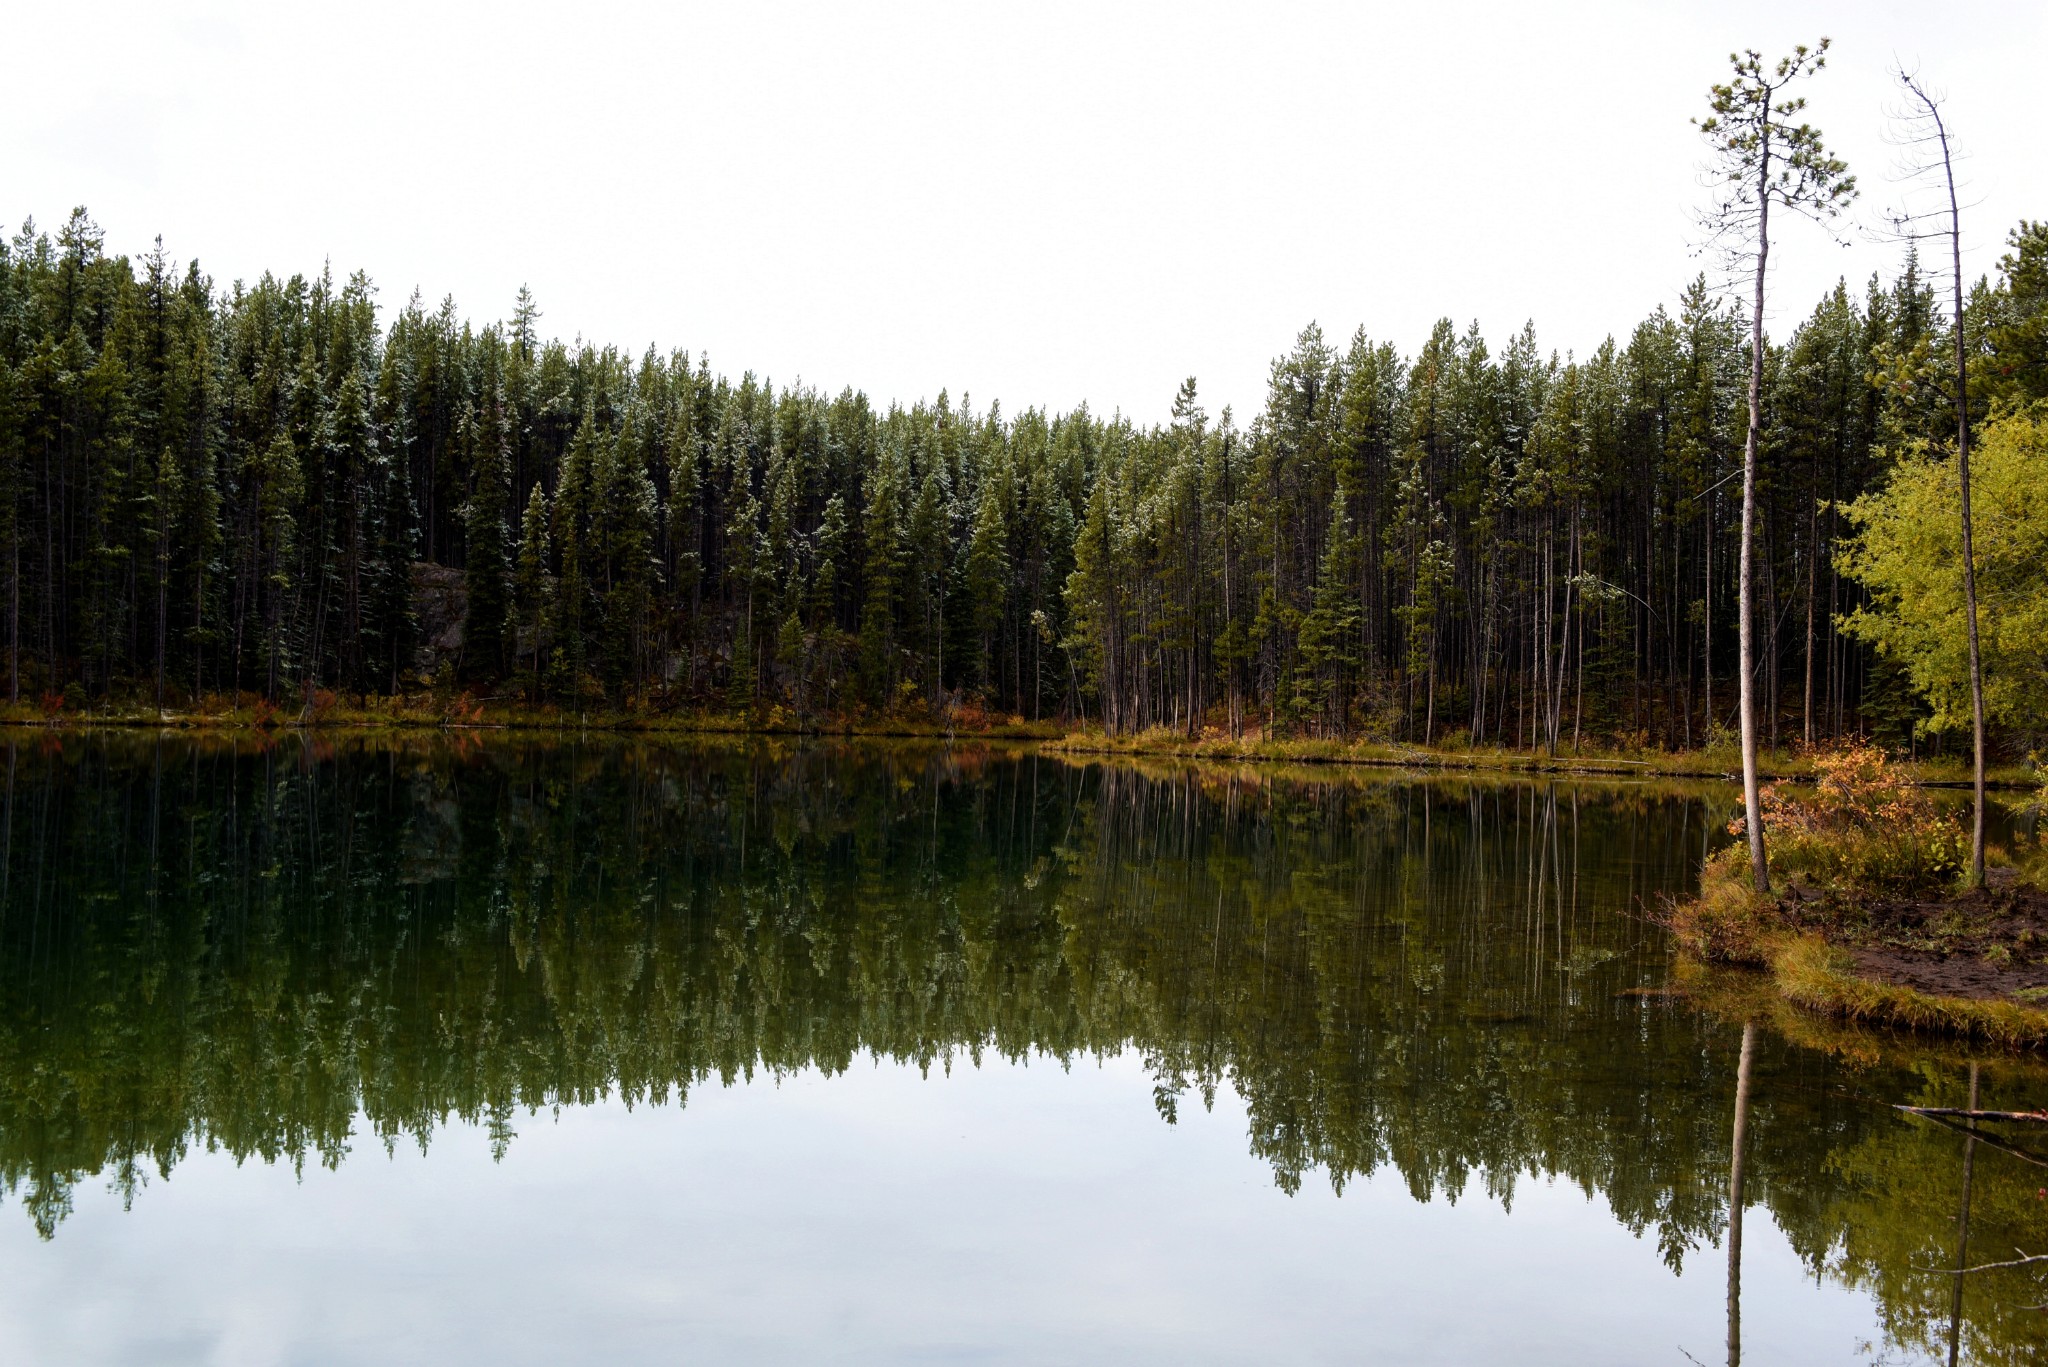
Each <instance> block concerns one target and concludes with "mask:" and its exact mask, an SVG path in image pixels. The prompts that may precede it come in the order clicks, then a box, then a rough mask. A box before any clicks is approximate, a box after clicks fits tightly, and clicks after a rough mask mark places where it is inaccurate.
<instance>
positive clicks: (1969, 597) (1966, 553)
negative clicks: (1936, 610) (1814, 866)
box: [1926, 100, 1984, 1356]
mask: <svg viewBox="0 0 2048 1367" xmlns="http://www.w3.org/2000/svg"><path fill="white" fill-rule="evenodd" d="M1926 104H1927V110H1928V113H1929V114H1931V115H1933V117H1934V126H1935V129H1936V130H1937V131H1938V132H1939V134H1940V136H1941V171H1942V176H1943V178H1944V179H1945V180H1946V181H1947V182H1948V245H1949V258H1950V263H1951V265H1952V267H1953V270H1954V275H1955V278H1954V280H1953V281H1952V282H1951V283H1952V285H1953V287H1954V289H1955V333H1956V474H1957V477H1958V479H1959V480H1960V482H1961V485H1962V501H1963V508H1962V512H1963V603H1964V606H1965V608H1966V609H1967V615H1966V618H1965V620H1966V622H1967V624H1968V631H1969V638H1970V745H1971V764H1970V770H1971V773H1970V779H1971V791H1972V795H1973V797H1974V799H1975V812H1974V815H1973V817H1972V819H1971V822H1970V882H1971V883H1972V884H1973V885H1975V886H1977V887H1982V886H1983V885H1984V664H1983V657H1982V656H1981V655H1980V654H1979V652H1978V647H1977V554H1976V549H1975V547H1974V546H1973V544H1972V538H1971V533H1972V530H1973V529H1972V527H1971V525H1970V370H1969V364H1970V361H1969V352H1968V350H1967V348H1966V347H1965V346H1964V345H1963V221H1962V213H1961V211H1960V210H1959V209H1957V207H1956V175H1955V167H1954V165H1953V164H1952V163H1951V162H1950V160H1949V151H1948V127H1947V125H1945V124H1943V123H1942V121H1941V111H1940V109H1939V108H1938V107H1936V105H1935V104H1934V102H1933V101H1932V100H1927V101H1926ZM1951 1356H1953V1355H1951Z"/></svg>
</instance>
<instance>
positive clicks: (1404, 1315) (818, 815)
mask: <svg viewBox="0 0 2048 1367" xmlns="http://www.w3.org/2000/svg"><path fill="white" fill-rule="evenodd" d="M0 763H4V766H5V795H4V808H0V1286H4V1287H5V1288H6V1291H5V1292H4V1294H0V1361H5V1362H8V1363H24V1364H30V1363H85V1364H92V1363H137V1362H149V1363H206V1364H286V1363H289V1364H312V1363H321V1364H325V1363H334V1364H344V1363H347V1364H353V1363H399V1362H433V1363H479V1364H481V1363H490V1364H494V1365H496V1364H512V1363H550V1364H552V1363H561V1362H567V1361H591V1362H605V1363H640V1362H662V1363H670V1362H705V1363H726V1362H743V1363H744V1362H761V1363H783V1362H802V1363H809V1362H863V1363H865V1362H903V1361H916V1362H975V1363H983V1362H993V1363H1012V1362H1014V1363H1067V1362H1114V1363H1151V1362H1160V1363H1165V1362H1172V1363H1185V1362H1216V1363H1226V1362H1227V1363H1236V1362H1252V1361H1258V1362H1316V1363H1319V1362H1441V1363H1476V1362H1488V1363H1493V1362H1498V1363H1509V1362H1512V1363H1516V1364H1531V1363H1538V1364H1547V1363H1557V1364H1590V1363H1615V1364H1624V1363H1626V1364H1634V1363H1672V1364H1684V1363H1687V1362H1715V1363H1719V1362H1726V1361H1728V1360H1729V1357H1730V1350H1729V1347H1728V1339H1729V1331H1730V1309H1731V1307H1730V1294H1729V1293H1730V1287H1731V1282H1730V1259H1729V1256H1728V1249H1729V1243H1730V1240H1729V1232H1730V1228H1729V1226H1730V1220H1729V1215H1730V1206H1731V1202H1730V1197H1729V1192H1730V1168H1731V1160H1732V1159H1733V1158H1734V1157H1735V1147H1734V1143H1733V1134H1734V1126H1735V1120H1736V1114H1737V1092H1738V1076H1739V1075H1743V1077H1744V1079H1745V1081H1744V1085H1743V1087H1742V1091H1743V1093H1744V1096H1743V1104H1742V1107H1741V1109H1742V1114H1743V1121H1744V1133H1745V1136H1746V1138H1745V1140H1744V1143H1743V1145H1742V1149H1741V1159H1742V1167H1743V1192H1744V1201H1743V1204H1742V1208H1741V1209H1742V1220H1741V1258H1740V1264H1739V1273H1740V1276H1739V1288H1738V1289H1739V1296H1738V1297H1737V1309H1738V1310H1739V1343H1740V1349H1741V1356H1742V1360H1744V1361H1747V1362H1751V1363H1801V1364H1811V1363H1870V1362H1877V1361H1883V1362H1919V1361H1933V1362H1946V1361H1949V1360H1950V1354H1951V1351H1952V1335H1953V1351H1954V1352H1955V1354H1956V1360H1960V1361H1965V1362H1982V1363H2020V1362H2031V1361H2037V1360H2041V1355H2042V1354H2043V1351H2044V1348H2048V1324H2044V1321H2048V1314H2044V1313H2042V1312H2041V1311H2040V1310H2039V1309H2037V1308H2035V1307H2038V1306H2039V1305H2040V1304H2041V1303H2043V1302H2044V1301H2048V1273H2044V1272H2041V1271H2037V1270H2036V1269H2035V1268H2033V1267H2031V1266H2023V1267H2018V1268H2006V1269H1997V1270H1992V1271H1985V1272H1978V1273H1973V1274H1972V1275H1970V1276H1967V1277H1964V1278H1960V1279H1959V1278H1957V1277H1956V1276H1954V1275H1953V1272H1952V1269H1954V1268H1955V1267H1957V1266H1958V1257H1959V1254H1960V1256H1961V1257H1962V1259H1963V1265H1972V1266H1973V1265H1976V1264H1980V1263H1987V1262H1997V1261H2004V1260H2010V1259H2013V1258H2015V1257H2017V1256H2019V1254H2020V1253H2022V1252H2024V1253H2036V1252H2043V1251H2048V1237H2044V1233H2048V1193H2044V1191H2043V1187H2044V1185H2048V1168H2044V1167H2043V1166H2041V1163H2042V1159H2043V1156H2044V1155H2043V1154H2042V1153H2039V1152H2035V1150H2041V1149H2048V1143H2044V1142H2043V1141H2042V1140H2040V1139H2034V1138H2032V1137H2031V1136H2029V1135H2027V1134H2024V1133H2021V1134H2014V1133H2010V1132H2001V1133H2000V1134H1999V1135H1998V1136H1997V1137H1996V1138H1997V1141H1998V1142H1997V1143H1993V1142H1990V1141H1988V1140H1985V1141H1969V1140H1966V1138H1965V1136H1964V1135H1962V1134H1961V1133H1959V1132H1958V1131H1956V1130H1955V1129H1953V1128H1951V1127H1947V1126H1944V1125H1943V1124H1941V1123H1938V1122H1936V1121H1933V1120H1927V1119H1921V1118H1917V1117H1908V1116H1904V1115H1902V1114H1900V1113H1899V1112H1898V1111H1897V1110H1896V1109H1895V1107H1896V1106H1897V1105H1898V1104H1901V1103H1910V1104H1918V1105H1961V1104H1963V1102H1964V1101H1965V1100H1966V1099H1967V1097H1968V1095H1969V1090H1970V1086H1971V1077H1972V1071H1973V1069H1974V1071H1975V1075H1976V1081H1977V1086H1978V1088H1979V1095H1980V1098H1981V1104H1983V1105H1984V1106H1987V1107H2001V1108H2020V1107H2028V1106H2038V1105H2041V1104H2042V1103H2043V1102H2044V1101H2048V1083H2044V1073H2043V1071H2042V1070H2041V1069H2040V1068H2039V1067H2038V1066H2037V1065H2034V1064H2031V1063H2025V1062H2021V1061H2016V1060H2013V1059H2009V1058H2006V1057H2003V1056H1999V1055H1995V1054H1990V1055H1982V1056H1975V1057H1973V1056H1972V1055H1971V1054H1970V1053H1969V1052H1968V1051H1967V1050H1965V1049H1963V1048H1961V1047H1959V1046H1955V1045H1949V1044H1941V1043H1936V1042H1930V1041H1914V1040H1911V1039H1908V1038H1904V1037H1898V1036H1890V1035H1882V1034H1874V1033H1869V1032H1860V1031H1856V1030H1851V1029H1848V1028H1845V1027H1837V1026H1834V1025H1830V1024H1828V1023H1826V1022H1821V1021H1816V1020H1809V1019H1805V1018H1802V1017H1799V1016H1798V1015H1796V1014H1794V1013H1792V1012H1790V1011H1788V1010H1786V1009H1785V1008H1783V1007H1782V1006H1780V1005H1778V1004H1777V1003H1775V1002H1774V1001H1772V1000H1771V999H1770V997H1769V995H1768V994H1766V993H1763V992H1760V991H1759V990H1758V988H1757V984H1756V983H1755V981H1754V980H1753V979H1750V978H1748V977H1746V976H1744V975H1741V974H1733V973H1722V974H1706V973H1702V972H1700V971H1698V970H1695V969H1688V968H1687V967H1685V966H1684V965H1681V964H1679V963H1678V962H1677V961H1676V960H1675V959H1674V956H1673V954H1672V952H1671V950H1670V947H1669V945H1668V944H1667V942H1666V939H1665V937H1664V935H1663V933H1662V932H1661V931H1659V930H1658V929H1657V928H1656V926H1655V925H1654V923H1653V922H1652V921H1651V920H1650V919H1649V917H1648V913H1649V912H1651V911H1653V910H1654V908H1655V907H1656V905H1657V900H1658V899H1659V898H1660V897H1663V896H1668V895H1673V894H1682V893H1683V892H1684V891H1685V890H1686V889H1687V887H1688V885H1689V883H1690V881H1691V880H1692V879H1693V878H1694V876H1695V871H1696V869H1697V867H1698V864H1699V861H1700V858H1701V855H1702V853H1703V852H1704V851H1706V850H1708V849H1710V848H1712V847H1713V846H1714V845H1715V844H1716V843H1717V842H1721V841H1725V840H1726V839H1727V838H1728V837H1727V836H1726V835H1725V826H1726V822H1727V820H1728V817H1729V815H1730V814H1731V811H1732V808H1733V804H1734V798H1735V790H1734V789H1733V788H1732V786H1722V785H1685V784H1678V783H1670V782H1663V783H1659V782H1642V783H1619V782H1592V781H1568V780H1559V781H1555V782H1541V783H1537V782H1510V781H1503V780H1495V779H1489V778H1477V777H1473V778H1456V777H1451V778H1442V777H1438V778H1430V779H1423V778H1419V777H1416V776H1413V775H1404V774H1399V773H1394V772H1390V771H1384V770H1365V769H1325V770H1321V771H1315V770H1309V769H1303V768H1286V767H1272V766H1258V767H1244V768H1221V767H1213V766H1212V767H1194V766H1184V765H1165V764H1162V765H1142V764H1122V763H1120V764H1113V765H1097V764H1080V763H1074V762H1069V761H1067V760H1063V759H1060V758H1056V757H1052V756H1044V755H1035V754H1031V753H1028V752H1009V751H1003V750H990V749H986V748H976V747H942V746H937V745H923V744H910V743H901V744H892V743H883V742H866V743H808V742H807V743H793V742H792V743H784V742H779V741H778V742H769V741H762V740H749V741H740V740H735V741H731V742H722V743H721V742H711V741H706V742H701V743H692V744H687V745H686V744H670V743H633V742H625V741H619V740H613V739H604V738H595V739H593V738H575V737H561V738H554V739H546V740H518V739H506V738H496V737H494V738H489V739H478V738H477V737H476V736H475V735H473V734H456V735H435V736H425V737H420V738H414V739H404V738H391V739H377V738H362V737H357V738H331V737H323V738H308V737H300V736H297V735H287V736H281V737H279V738H276V739H274V740H270V741H268V742H261V743H259V742H258V741H255V740H249V739H244V740H241V741H229V740H225V739H213V740H207V739H201V740H190V739H159V738H157V737H154V736H141V735H137V736H124V735H105V736H80V735H65V736H62V737H59V736H56V735H54V734H45V733H34V732H18V733H15V734H14V736H13V739H12V740H10V741H8V742H6V748H5V754H4V757H0ZM1745 1021H1749V1022H1752V1023H1751V1024H1750V1025H1749V1027H1748V1029H1747V1032H1745ZM1745 1033H1747V1050H1746V1052H1747V1057H1748V1064H1747V1067H1746V1069H1745V1068H1744V1065H1743V1059H1744V1056H1745ZM2030 1144H2031V1146H2032V1147H2031V1148H2030V1147H2029V1146H2030ZM1966 1172H1967V1174H1968V1175H1967V1177H1966V1175H1965V1174H1966ZM1966 1183H1967V1188H1968V1192H1969V1198H1968V1203H1967V1207H1966V1205H1965V1201H1964V1191H1965V1186H1966ZM1966 1208H1967V1212H1968V1220H1967V1226H1965V1224H1964V1221H1963V1218H1962V1217H1963V1215H1964V1212H1965V1209H1966ZM1965 1229H1966V1232H1967V1244H1966V1246H1964V1247H1962V1248H1960V1249H1959V1236H1962V1235H1963V1234H1964V1233H1965ZM1959 1283H1960V1285H1961V1288H1962V1291H1961V1296H1960V1308H1959V1309H1960V1313H1958V1298H1957V1286H1958V1284H1959Z"/></svg>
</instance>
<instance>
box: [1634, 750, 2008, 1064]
mask: <svg viewBox="0 0 2048 1367" xmlns="http://www.w3.org/2000/svg"><path fill="white" fill-rule="evenodd" d="M1816 764H1817V767H1818V770H1819V773H1818V775H1817V782H1816V783H1815V786H1814V788H1813V790H1812V792H1811V793H1809V794H1802V795H1799V796H1792V795H1789V794H1787V793H1785V792H1783V791H1767V793H1766V797H1765V803H1764V813H1765V833H1766V848H1767V852H1768V856H1769V862H1770V871H1771V884H1772V891H1771V892H1769V893H1760V892H1757V891H1756V890H1755V887H1754V884H1753V878H1752V874H1751V869H1750V863H1749V851H1748V846H1747V844H1746V843H1744V844H1738V845H1733V846H1730V847H1728V848H1726V849H1723V850H1721V851H1720V852H1719V853H1717V854H1715V855H1714V856H1712V857H1711V858H1710V859H1708V861H1707V863H1706V865H1705V867H1704V868H1703V870H1702V873H1701V878H1700V889H1699V893H1698V895H1697V896H1695V897H1693V898H1691V899H1689V900H1687V901H1684V902H1681V903H1678V904H1676V905H1673V906H1671V907H1669V908H1667V909H1666V912H1665V914H1664V916H1663V918H1662V919H1663V920H1664V922H1665V924H1666V925H1667V926H1668V927H1669V928H1670V930H1671V931H1672V932H1673V933H1674V934H1675V935H1676V936H1677V938H1678V941H1679V944H1680V946H1681V947H1682V948H1683V949H1684V951H1685V952H1686V953H1687V954H1688V955H1689V956H1690V958H1691V959H1693V960H1694V961H1696V962H1700V963H1708V964H1730V965H1747V966H1751V967H1755V968H1760V969H1762V970H1764V973H1765V975H1766V977H1767V979H1768V981H1769V983H1770V985H1771V987H1772V989H1773V990H1774V992H1775V993H1776V995H1777V996H1778V997H1779V998H1781V999H1782V1000H1784V1001H1786V1002H1789V1003H1791V1004H1792V1005H1794V1006H1797V1007H1800V1008H1803V1009H1805V1010H1808V1011H1813V1012H1818V1013H1820V1014H1822V1015H1824V1016H1828V1017H1832V1018H1835V1019H1839V1020H1844V1021H1851V1022H1858V1023H1864V1024H1871V1025H1882V1026H1889V1027H1895V1028H1902V1029H1908V1030H1917V1031H1926V1032H1932V1033H1939V1034H1948V1035H1955V1036H1960V1037H1963V1038H1968V1039H1979V1040H1985V1041H1989V1042H1992V1043H1995V1044H1999V1045H2003V1046H2007V1047H2012V1048H2025V1049H2039V1048H2043V1047H2048V846H2044V845H2043V843H2042V841H2041V838H2040V836H2039V835H2038V834H2024V833H2022V834H2016V835H2015V836H2014V837H2013V839H2012V840H2011V841H2010V843H2009V844H2008V845H2006V846H2004V847H1992V848H1990V849H1988V850H1987V852H1986V855H1987V865H1988V866H1989V867H1988V873H1987V879H1986V884H1985V886H1983V887H1974V888H1973V887H1968V886H1966V883H1965V871H1966V869H1967V866H1968V862H1969V842H1968V836H1967V835H1966V833H1965V832H1964V830H1963V828H1962V825H1961V823H1960V822H1959V821H1958V819H1957V817H1956V814H1955V813H1954V812H1953V811H1952V810H1949V809H1941V808H1937V807H1936V806H1935V805H1934V804H1932V803H1931V802H1929V801H1928V800H1927V799H1926V798H1925V797H1924V796H1922V795H1920V794H1919V793H1917V792H1915V791H1914V790H1913V787H1912V782H1911V779H1910V776H1908V775H1907V774H1905V773H1903V772H1900V769H1899V766H1896V765H1892V764H1889V763H1888V762H1886V761H1885V760H1884V758H1883V757H1882V756H1881V755H1879V754H1877V753H1876V752H1874V751H1870V750H1858V751H1843V752H1837V753H1836V754H1834V755H1822V756H1819V757H1817V759H1816ZM1737 826H1738V828H1739V826H1740V820H1738V822H1737Z"/></svg>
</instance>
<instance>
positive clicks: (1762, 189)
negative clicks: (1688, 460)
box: [1736, 121, 1771, 892]
mask: <svg viewBox="0 0 2048 1367" xmlns="http://www.w3.org/2000/svg"><path fill="white" fill-rule="evenodd" d="M1757 167H1758V170H1757V227H1756V302H1755V310H1754V312H1753V314H1752V315H1751V317H1750V320H1749V436H1748V439H1747V440H1746V441H1745V442H1744V443H1743V448H1742V561H1741V585H1740V591H1739V592H1738V593H1737V595H1736V597H1737V611H1738V612H1739V613H1740V614H1741V617H1740V620H1739V621H1738V622H1737V624H1736V625H1737V628H1738V631H1737V635H1736V640H1737V642H1738V643H1739V652H1740V655H1741V659H1740V660H1739V662H1738V665H1739V671H1738V672H1739V673H1740V674H1741V693H1740V697H1741V705H1742V803H1743V810H1744V811H1745V812H1746V813H1747V814H1748V819H1747V820H1746V821H1745V822H1744V823H1743V825H1744V827H1745V828H1746V829H1747V830H1748V832H1749V864H1750V871H1751V873H1752V874H1754V876H1755V880H1756V890H1757V891H1758V892H1769V891H1770V890H1771V869H1770V863H1769V861H1768V859H1767V858H1766V856H1765V854H1764V813H1763V800H1762V793H1761V791H1760V785H1759V784H1758V782H1757V771H1756V641H1755V635H1756V633H1755V629H1754V624H1753V623H1752V621H1751V617H1752V615H1753V613H1754V604H1753V602H1752V600H1753V598H1754V596H1755V592H1756V585H1755V579H1756V567H1755V563H1754V562H1755V541H1756V460H1757V448H1758V447H1759V446H1760V445H1761V444H1762V437H1763V386H1764V266H1765V264H1766V263H1767V262H1768V261H1769V260H1770V255H1771V180H1770V176H1771V144H1770V134H1769V130H1768V121H1767V123H1766V130H1765V133H1764V140H1763V148H1762V155H1761V156H1760V157H1759V158H1758V162H1757Z"/></svg>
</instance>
